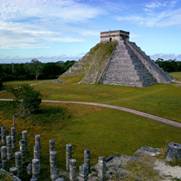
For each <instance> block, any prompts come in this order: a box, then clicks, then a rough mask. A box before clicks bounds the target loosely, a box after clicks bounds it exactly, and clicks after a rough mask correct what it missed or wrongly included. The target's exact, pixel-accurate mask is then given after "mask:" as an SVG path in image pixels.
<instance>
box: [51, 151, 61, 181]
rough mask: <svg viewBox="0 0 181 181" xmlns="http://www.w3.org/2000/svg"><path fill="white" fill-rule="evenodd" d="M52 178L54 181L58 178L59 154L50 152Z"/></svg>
mask: <svg viewBox="0 0 181 181" xmlns="http://www.w3.org/2000/svg"><path fill="white" fill-rule="evenodd" d="M50 177H51V180H52V181H55V180H56V179H57V178H58V177H59V176H58V169H57V152H56V151H50Z"/></svg>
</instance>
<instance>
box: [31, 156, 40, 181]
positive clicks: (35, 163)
mask: <svg viewBox="0 0 181 181" xmlns="http://www.w3.org/2000/svg"><path fill="white" fill-rule="evenodd" d="M39 175H40V161H39V160H38V159H33V160H32V178H31V181H37V180H38V178H39Z"/></svg>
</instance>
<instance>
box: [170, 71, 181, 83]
mask: <svg viewBox="0 0 181 181" xmlns="http://www.w3.org/2000/svg"><path fill="white" fill-rule="evenodd" d="M170 75H171V76H172V77H173V78H175V79H176V80H178V81H181V72H172V73H170Z"/></svg>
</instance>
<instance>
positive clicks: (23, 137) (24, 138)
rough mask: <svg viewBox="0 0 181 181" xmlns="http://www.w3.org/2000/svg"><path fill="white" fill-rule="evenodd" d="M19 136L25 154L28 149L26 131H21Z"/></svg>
mask: <svg viewBox="0 0 181 181" xmlns="http://www.w3.org/2000/svg"><path fill="white" fill-rule="evenodd" d="M21 135H22V140H23V141H24V145H25V151H26V152H27V149H28V131H27V130H23V131H22V132H21Z"/></svg>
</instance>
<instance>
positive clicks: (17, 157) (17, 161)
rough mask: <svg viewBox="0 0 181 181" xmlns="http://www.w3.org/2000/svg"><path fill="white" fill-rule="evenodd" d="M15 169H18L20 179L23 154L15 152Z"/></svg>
mask: <svg viewBox="0 0 181 181" xmlns="http://www.w3.org/2000/svg"><path fill="white" fill-rule="evenodd" d="M15 167H16V168H17V176H18V177H20V176H21V174H22V170H23V163H22V153H21V152H20V151H18V152H15Z"/></svg>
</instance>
